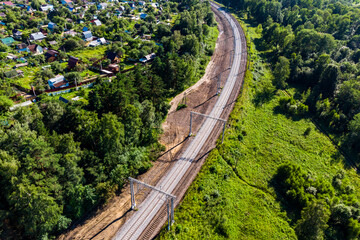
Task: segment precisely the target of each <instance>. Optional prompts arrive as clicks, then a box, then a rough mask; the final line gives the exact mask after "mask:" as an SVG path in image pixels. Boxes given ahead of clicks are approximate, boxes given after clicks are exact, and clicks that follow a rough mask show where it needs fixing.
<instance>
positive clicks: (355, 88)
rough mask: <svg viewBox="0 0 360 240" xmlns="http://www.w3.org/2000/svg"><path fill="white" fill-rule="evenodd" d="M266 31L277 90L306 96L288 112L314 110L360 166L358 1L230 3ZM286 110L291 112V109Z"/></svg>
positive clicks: (249, 0) (288, 102)
mask: <svg viewBox="0 0 360 240" xmlns="http://www.w3.org/2000/svg"><path fill="white" fill-rule="evenodd" d="M224 4H225V5H226V6H229V5H230V6H231V7H233V8H235V9H237V10H239V11H241V12H243V13H247V14H248V15H249V16H250V17H251V18H252V19H253V21H256V22H257V23H258V24H259V27H261V28H262V29H263V31H264V37H263V42H262V45H263V47H264V49H267V50H268V58H269V61H270V62H271V63H272V65H273V71H274V77H275V78H274V85H275V86H276V87H278V88H282V89H285V88H286V87H287V86H288V85H289V84H291V85H292V86H297V87H298V88H299V89H300V90H301V91H302V96H301V98H300V99H297V100H298V101H294V100H293V99H284V100H283V103H284V104H282V107H283V108H284V110H286V111H288V112H289V113H293V114H299V115H302V114H304V113H306V112H307V111H308V110H309V111H311V112H313V113H315V114H316V116H317V118H318V119H319V120H320V121H321V122H322V124H324V126H326V127H327V128H328V129H329V130H330V131H331V132H333V133H334V134H336V135H337V136H339V141H340V142H341V143H342V145H343V147H344V148H346V149H347V150H349V151H351V152H352V153H353V155H354V158H357V161H358V162H359V161H360V155H359V152H360V151H359V149H360V145H359V143H360V141H359V140H360V132H359V131H360V114H359V113H360V81H359V75H360V72H359V69H360V68H359V64H360V21H359V19H360V8H359V6H357V5H355V4H354V1H335V0H334V1H332V0H314V1H307V0H306V1H305V0H298V1H295V0H294V1H286V0H284V1H265V0H262V1H253V0H242V1H225V2H224ZM285 108H286V109H285Z"/></svg>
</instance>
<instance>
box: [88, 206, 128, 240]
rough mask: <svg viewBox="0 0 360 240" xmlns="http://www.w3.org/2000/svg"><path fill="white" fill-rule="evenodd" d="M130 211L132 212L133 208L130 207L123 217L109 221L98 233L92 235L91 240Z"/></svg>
mask: <svg viewBox="0 0 360 240" xmlns="http://www.w3.org/2000/svg"><path fill="white" fill-rule="evenodd" d="M129 212H131V208H130V209H128V210H127V211H126V212H125V213H124V214H123V215H122V216H121V217H118V218H117V219H114V220H113V221H112V222H111V223H109V224H108V225H106V226H105V227H104V228H103V229H101V230H100V231H99V232H98V233H96V234H95V235H94V236H92V237H91V238H90V240H91V239H94V238H95V237H97V236H98V235H99V234H100V233H102V232H103V231H105V230H106V229H107V228H108V227H110V226H111V225H112V224H113V223H115V222H117V221H119V220H121V219H122V218H123V217H125V216H126V214H128V213H129Z"/></svg>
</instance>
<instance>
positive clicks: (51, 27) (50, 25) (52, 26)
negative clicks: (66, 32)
mask: <svg viewBox="0 0 360 240" xmlns="http://www.w3.org/2000/svg"><path fill="white" fill-rule="evenodd" d="M55 26H56V24H55V23H53V22H49V23H48V28H49V29H51V30H54V27H55Z"/></svg>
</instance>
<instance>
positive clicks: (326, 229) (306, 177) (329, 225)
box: [274, 163, 360, 239]
mask: <svg viewBox="0 0 360 240" xmlns="http://www.w3.org/2000/svg"><path fill="white" fill-rule="evenodd" d="M274 180H275V185H274V186H275V188H276V189H277V193H278V195H279V196H282V197H284V198H285V199H284V200H285V201H284V203H285V204H286V205H287V206H289V207H288V208H287V209H288V211H289V212H292V211H301V214H300V215H294V216H298V217H295V218H294V219H293V220H294V221H295V220H297V224H296V226H295V230H296V233H297V235H298V237H299V239H322V238H323V237H324V235H325V236H327V237H328V238H332V237H330V235H335V236H337V237H336V238H341V239H345V238H351V237H352V238H353V237H358V236H359V234H360V231H359V223H358V221H357V219H358V218H359V216H360V212H359V211H360V210H359V206H358V203H357V202H356V200H355V199H353V191H352V190H350V189H352V187H351V186H349V185H348V186H347V187H343V186H342V181H345V182H348V180H347V179H346V176H345V172H344V171H340V172H339V173H338V174H337V175H335V176H334V178H333V183H332V186H331V185H330V184H329V183H327V182H326V181H325V180H322V179H316V178H315V177H312V176H311V175H310V174H309V173H306V172H305V171H303V170H302V169H301V168H300V167H299V166H296V165H294V164H290V163H287V164H284V165H282V166H280V167H279V168H278V171H277V173H276V175H275V177H274ZM351 199H352V200H351ZM290 206H291V207H290ZM354 220H356V221H354ZM350 236H351V237H350Z"/></svg>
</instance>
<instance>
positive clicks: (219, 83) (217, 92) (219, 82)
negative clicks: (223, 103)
mask: <svg viewBox="0 0 360 240" xmlns="http://www.w3.org/2000/svg"><path fill="white" fill-rule="evenodd" d="M220 91H221V73H220V74H219V76H218V80H217V91H216V95H219V94H220Z"/></svg>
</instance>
